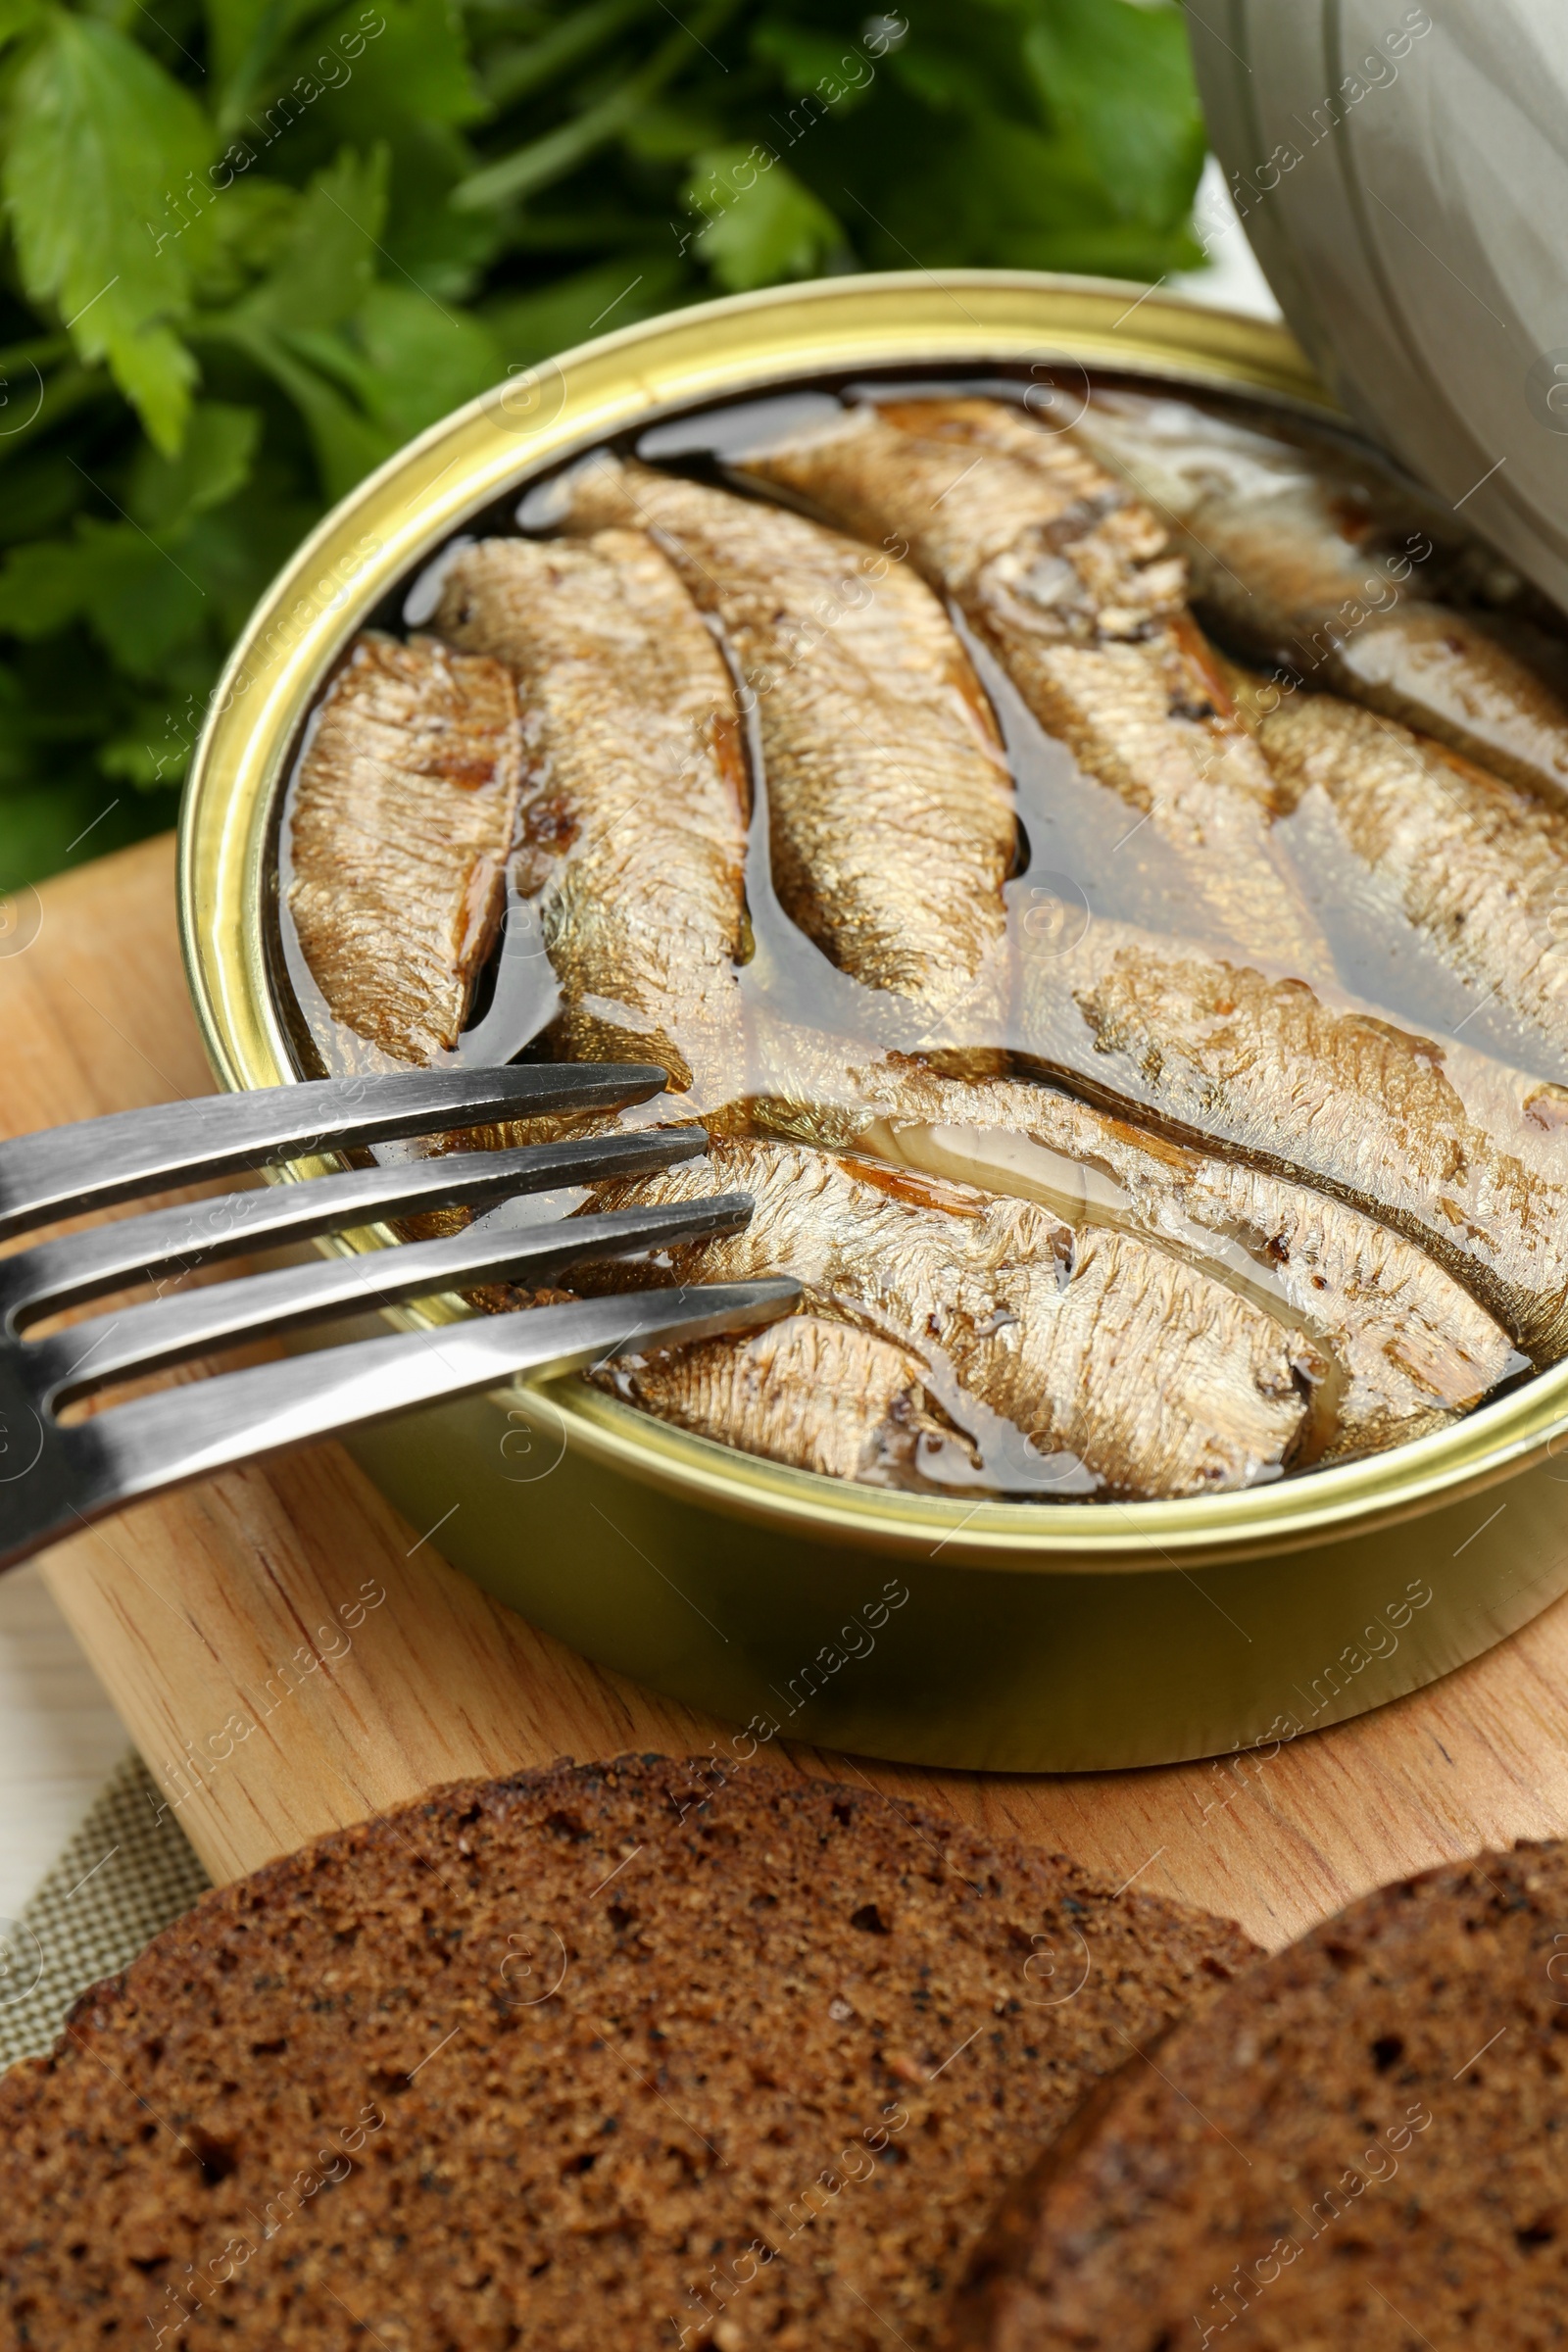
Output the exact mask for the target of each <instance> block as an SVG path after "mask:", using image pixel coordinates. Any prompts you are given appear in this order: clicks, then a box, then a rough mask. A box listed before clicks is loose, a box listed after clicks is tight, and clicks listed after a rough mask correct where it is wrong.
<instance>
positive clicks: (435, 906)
mask: <svg viewBox="0 0 1568 2352" xmlns="http://www.w3.org/2000/svg"><path fill="white" fill-rule="evenodd" d="M522 763H523V753H522V731H521V728H520V726H519V724H518V718H517V698H516V695H515V692H514V690H513V684H512V680H511V678H510V677H509V676H508V674H507V672H506V671H505V670H504V669H503V668H501V667H500V665H499V664H498V663H496V662H486V661H481V660H473V659H470V658H468V657H466V656H465V655H462V654H454V653H450V652H449V651H448V650H447V648H446V647H445V646H444V645H438V644H436V643H435V642H434V641H433V640H432V639H430V638H424V637H416V638H413V639H412V640H411V641H410V642H409V643H408V644H407V645H402V644H399V642H398V640H397V639H396V638H394V637H385V636H382V635H380V634H379V632H375V631H371V632H368V633H367V634H366V635H364V636H362V637H359V638H357V639H356V640H355V642H354V645H353V646H352V648H351V649H350V652H349V656H348V660H347V661H346V662H344V664H343V667H342V668H341V669H340V670H339V671H338V673H337V676H336V677H335V678H334V679H333V681H332V683H331V685H330V687H329V688H328V689H327V692H326V695H325V697H324V698H323V700H322V703H321V706H320V711H319V717H318V720H317V724H316V726H315V729H314V730H313V732H312V734H311V736H310V738H309V740H308V743H307V748H306V752H305V756H304V759H303V760H302V762H301V765H300V773H299V779H298V782H297V784H296V787H295V791H294V796H293V802H292V807H291V815H290V835H289V852H290V864H291V877H290V881H289V890H288V906H289V912H290V914H291V915H292V917H293V921H294V929H295V934H296V936H297V938H298V941H299V946H300V950H301V953H302V954H303V956H304V957H305V961H306V963H307V964H308V965H309V967H310V971H311V976H312V978H313V979H314V980H315V982H316V985H317V987H318V988H319V990H320V992H321V995H322V997H323V998H324V999H325V1002H326V1005H327V1008H328V1010H329V1011H330V1012H331V1013H332V1015H333V1017H334V1018H335V1019H336V1020H338V1021H341V1022H342V1023H344V1025H345V1026H346V1027H348V1028H350V1029H352V1030H353V1031H354V1032H355V1033H356V1035H357V1036H359V1037H362V1038H365V1039H366V1040H368V1043H369V1044H370V1045H372V1046H374V1047H375V1048H377V1049H378V1050H379V1052H381V1053H382V1054H389V1055H391V1056H392V1057H393V1059H395V1060H397V1061H405V1062H427V1061H429V1060H430V1059H431V1058H432V1056H433V1055H435V1054H442V1053H445V1052H448V1051H450V1049H451V1048H453V1047H454V1046H456V1044H457V1042H458V1039H459V1036H460V1035H461V1033H462V1029H463V1024H464V1021H465V1018H466V1014H467V1009H468V1003H469V999H470V997H471V995H472V991H473V983H474V979H475V976H476V975H477V973H478V970H479V967H480V965H481V964H482V963H483V961H484V959H485V956H486V955H487V954H488V952H489V949H490V946H491V943H492V941H493V939H494V937H495V932H496V926H497V924H498V922H499V920H500V917H501V912H502V909H503V907H504V906H505V902H506V862H507V855H508V852H509V850H510V849H511V846H512V836H513V829H514V826H515V820H516V811H517V797H518V793H519V791H520V789H521V782H522Z"/></svg>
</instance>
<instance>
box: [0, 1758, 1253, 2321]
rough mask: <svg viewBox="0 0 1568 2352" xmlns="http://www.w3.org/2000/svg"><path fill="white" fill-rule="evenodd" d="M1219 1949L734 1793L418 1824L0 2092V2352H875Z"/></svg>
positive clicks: (687, 1772) (349, 1846)
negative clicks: (750, 2348) (1009, 2179)
mask: <svg viewBox="0 0 1568 2352" xmlns="http://www.w3.org/2000/svg"><path fill="white" fill-rule="evenodd" d="M558 1939H559V1940H558ZM1250 1949H1251V1947H1250V1945H1249V1943H1248V1941H1247V1939H1246V1937H1245V1936H1243V1935H1242V1934H1241V1932H1240V1930H1238V1929H1237V1928H1235V1927H1234V1926H1232V1925H1230V1924H1229V1923H1227V1922H1221V1921H1216V1920H1212V1919H1209V1918H1206V1917H1204V1916H1202V1915H1201V1914H1198V1913H1193V1912H1187V1911H1182V1910H1179V1909H1177V1908H1176V1907H1175V1906H1173V1905H1170V1904H1166V1903H1163V1902H1161V1901H1159V1900H1158V1899H1157V1898H1155V1897H1153V1896H1148V1895H1142V1894H1139V1893H1137V1892H1132V1893H1126V1894H1121V1895H1115V1894H1112V1893H1111V1892H1110V1891H1109V1890H1107V1889H1105V1888H1103V1887H1098V1886H1096V1885H1095V1884H1094V1883H1093V1882H1092V1881H1090V1880H1089V1879H1087V1878H1086V1877H1085V1876H1084V1874H1083V1873H1081V1872H1080V1871H1078V1870H1077V1869H1076V1868H1075V1866H1074V1865H1072V1864H1071V1863H1068V1862H1065V1861H1062V1860H1061V1859H1059V1858H1054V1857H1049V1856H1046V1855H1043V1854H1039V1853H1037V1852H1034V1851H1032V1850H1030V1849H1028V1848H1026V1847H1023V1846H1021V1845H1017V1844H1015V1843H1013V1842H1012V1841H1010V1840H999V1841H991V1840H989V1839H987V1838H984V1837H976V1836H972V1835H970V1834H969V1833H968V1832H966V1831H964V1830H961V1829H958V1828H956V1827H955V1826H954V1825H953V1824H951V1823H948V1822H943V1821H940V1820H932V1819H926V1818H924V1817H920V1816H915V1815H911V1814H905V1813H903V1812H900V1811H895V1809H894V1808H893V1807H891V1806H890V1805H889V1804H888V1803H887V1802H886V1800H884V1799H882V1798H880V1797H878V1796H875V1795H873V1794H871V1793H870V1792H869V1791H867V1790H863V1789H842V1788H837V1787H834V1786H832V1785H830V1784H827V1783H823V1782H816V1781H809V1780H797V1779H789V1778H786V1777H784V1776H783V1775H781V1774H777V1773H775V1772H773V1771H771V1770H764V1769H762V1768H760V1767H753V1768H749V1769H746V1770H744V1771H739V1772H737V1771H734V1770H725V1771H721V1770H719V1768H717V1767H716V1766H715V1765H714V1764H713V1762H712V1759H711V1758H704V1759H698V1760H696V1761H695V1762H692V1763H687V1764H681V1763H677V1762H674V1761H671V1760H668V1759H663V1758H657V1757H655V1758H628V1759H622V1760H621V1761H619V1762H618V1763H615V1764H613V1765H608V1766H591V1767H584V1768H581V1769H579V1768H576V1767H573V1766H569V1765H565V1764H560V1765H556V1766H553V1767H551V1768H550V1769H549V1770H548V1771H545V1772H542V1773H536V1774H526V1775H522V1776H519V1777H517V1778H515V1779H513V1780H508V1781H500V1782H492V1783H487V1784H463V1785H460V1786H458V1787H455V1788H451V1789H442V1790H438V1791H437V1792H435V1794H433V1795H432V1796H431V1797H429V1798H428V1799H426V1800H425V1801H424V1802H422V1803H421V1804H419V1805H417V1806H412V1807H410V1808H408V1809H407V1810H406V1811H405V1812H402V1813H399V1814H397V1815H394V1816H390V1817H388V1818H386V1819H383V1820H378V1821H374V1822H370V1823H368V1824H366V1825H363V1826H362V1827H359V1828H355V1829H351V1830H345V1831H342V1832H339V1833H337V1834H335V1835H334V1836H332V1837H329V1838H322V1839H320V1840H319V1842H318V1843H317V1844H315V1845H313V1846H311V1847H308V1848H306V1849H305V1850H304V1851H303V1852H302V1853H300V1854H297V1855H293V1856H290V1857H288V1858H287V1859H285V1860H283V1861H279V1862H275V1863H273V1864H271V1865H270V1866H269V1868H267V1869H266V1870H264V1871H261V1872H258V1873H257V1874H256V1875H255V1876H254V1877H253V1878H251V1879H247V1880H245V1881H243V1882H241V1883H240V1884H238V1885H237V1886H233V1887H224V1888H221V1889H218V1890H215V1891H214V1892H213V1893H211V1894H209V1895H207V1896H204V1897H203V1899H202V1901H201V1902H200V1903H199V1904H198V1905H197V1906H196V1908H195V1909H194V1910H193V1911H192V1912H191V1913H190V1914H189V1915H188V1916H187V1918H186V1919H184V1920H182V1921H180V1922H179V1923H178V1924H177V1925H176V1926H175V1927H173V1928H172V1929H171V1930H169V1931H168V1932H167V1933H166V1934H165V1935H164V1936H160V1937H159V1938H158V1939H157V1940H156V1942H155V1943H154V1944H152V1945H151V1946H150V1947H149V1949H148V1951H147V1952H146V1953H145V1954H143V1955H142V1957H141V1958H140V1959H139V1960H137V1961H136V1962H135V1963H134V1964H133V1965H132V1967H131V1968H130V1969H128V1970H127V1971H126V1972H125V1974H124V1976H123V1977H122V1978H120V1979H119V1980H116V1981H115V1982H113V1983H111V1984H108V1985H100V1986H98V1987H96V1988H95V1989H94V1990H93V1991H92V1992H91V1993H89V1994H88V1995H86V1996H85V1997H84V1998H83V2000H82V2001H81V2002H80V2003H79V2004H78V2005H77V2008H76V2011H75V2013H74V2015H73V2020H72V2024H71V2027H70V2029H69V2030H68V2032H67V2034H65V2036H63V2038H62V2041H61V2043H60V2044H59V2046H58V2047H57V2048H56V2050H55V2052H54V2053H53V2054H52V2056H50V2057H49V2058H47V2059H43V2060H39V2061H35V2062H33V2063H31V2064H29V2065H25V2066H22V2067H19V2068H16V2069H14V2070H13V2072H12V2073H11V2074H10V2075H9V2076H8V2077H6V2078H5V2080H4V2081H3V2082H0V2277H3V2279H4V2288H5V2293H4V2303H3V2306H0V2344H4V2345H5V2346H6V2347H8V2348H9V2347H21V2346H24V2345H26V2346H29V2347H33V2346H38V2347H47V2348H48V2352H75V2348H76V2347H78V2346H80V2347H84V2346H86V2345H89V2344H91V2345H93V2346H95V2347H99V2348H101V2347H102V2346H103V2345H104V2344H105V2343H106V2342H107V2343H113V2342H116V2341H119V2342H123V2343H126V2344H129V2343H131V2342H138V2341H141V2340H142V2339H143V2338H144V2337H145V2339H146V2340H147V2342H148V2343H149V2344H152V2345H156V2344H157V2343H158V2342H159V2341H160V2340H161V2341H162V2343H163V2345H164V2346H165V2347H168V2346H171V2345H173V2344H176V2343H177V2344H178V2345H180V2346H181V2347H182V2348H183V2347H185V2346H187V2345H191V2344H198V2345H199V2344H200V2343H202V2342H204V2341H208V2340H211V2341H213V2342H214V2343H215V2344H216V2343H218V2342H220V2341H221V2342H223V2343H224V2344H226V2345H229V2346H232V2347H234V2348H235V2352H242V2348H244V2347H249V2346H257V2347H260V2346H267V2347H268V2348H269V2352H272V2348H273V2347H279V2348H290V2352H292V2348H293V2347H306V2346H309V2347H313V2348H314V2347H321V2348H322V2352H325V2348H327V2347H330V2348H331V2352H343V2347H344V2346H346V2345H347V2344H349V2343H351V2342H359V2341H364V2342H366V2343H370V2342H373V2341H374V2340H375V2339H374V2337H373V2336H371V2335H368V2334H364V2333H362V2332H361V2329H360V2327H357V2325H356V2323H357V2322H358V2323H363V2324H365V2325H366V2326H368V2327H370V2328H373V2330H374V2331H375V2336H378V2337H379V2338H380V2339H381V2341H382V2342H383V2343H384V2344H385V2345H386V2346H388V2347H389V2348H390V2352H415V2348H416V2347H417V2348H418V2352H456V2348H458V2347H461V2348H462V2352H502V2348H504V2347H510V2346H514V2345H519V2346H520V2345H527V2346H530V2347H532V2346H541V2347H542V2346H546V2345H548V2346H549V2347H550V2348H551V2352H579V2348H580V2352H619V2348H620V2347H622V2346H624V2347H626V2348H627V2352H633V2348H635V2352H643V2348H644V2347H646V2348H647V2352H655V2347H658V2346H660V2345H665V2346H668V2347H670V2352H674V2348H675V2347H676V2346H678V2345H679V2344H681V2342H682V2341H683V2340H684V2342H685V2343H687V2344H696V2343H699V2342H708V2341H711V2342H712V2343H713V2344H714V2345H715V2347H716V2352H736V2348H737V2347H739V2346H742V2345H750V2344H752V2343H754V2342H756V2343H759V2344H760V2343H763V2342H766V2343H767V2344H769V2345H770V2346H776V2347H779V2352H789V2348H791V2347H800V2348H802V2352H804V2348H805V2347H806V2346H808V2345H809V2346H811V2347H812V2352H834V2348H836V2347H838V2346H846V2347H854V2348H855V2352H862V2348H866V2352H868V2348H869V2347H870V2346H872V2345H873V2344H874V2345H877V2346H882V2345H885V2344H887V2343H888V2342H889V2341H891V2340H892V2339H891V2337H890V2334H889V2329H890V2328H891V2329H893V2330H894V2331H896V2333H897V2335H898V2336H900V2337H902V2338H903V2339H904V2341H905V2342H906V2343H907V2345H908V2346H910V2347H911V2352H918V2348H919V2347H921V2346H924V2345H927V2344H929V2343H930V2342H931V2341H932V2336H933V2329H934V2327H935V2324H936V2315H937V2311H938V2308H939V2304H940V2301H941V2298H942V2296H943V2294H944V2293H945V2292H946V2290H947V2289H948V2287H949V2286H950V2284H951V2282H952V2280H953V2278H955V2277H956V2275H957V2271H958V2269H959V2267H960V2266H961V2263H962V2260H963V2258H964V2256H965V2254H966V2253H967V2251H968V2249H969V2246H970V2244H971V2242H972V2240H973V2237H974V2234H975V2232H976V2230H977V2229H978V2228H979V2226H980V2224H981V2222H982V2220H983V2218H984V2216H985V2214H986V2212H987V2211H988V2209H989V2207H990V2206H991V2204H992V2203H993V2202H994V2198H995V2189H996V2183H997V2181H998V2180H999V2179H1000V2178H1005V2176H1006V2175H1007V2174H1009V2173H1011V2172H1012V2171H1014V2170H1015V2169H1016V2168H1017V2167H1018V2165H1020V2164H1021V2163H1022V2162H1023V2161H1024V2160H1025V2159H1026V2158H1027V2155H1028V2154H1029V2152H1030V2150H1031V2149H1032V2148H1033V2147H1035V2146H1037V2145H1038V2144H1039V2143H1040V2141H1041V2140H1042V2138H1044V2137H1045V2136H1047V2135H1048V2134H1049V2133H1050V2132H1051V2131H1054V2129H1055V2128H1056V2127H1057V2126H1058V2125H1059V2123H1060V2122H1061V2121H1062V2120H1063V2119H1064V2118H1065V2117H1066V2116H1067V2115H1068V2114H1069V2113H1070V2112H1071V2110H1072V2108H1073V2106H1074V2105H1075V2104H1076V2103H1077V2101H1078V2099H1079V2098H1080V2096H1081V2094H1082V2092H1083V2090H1084V2088H1085V2086H1086V2084H1087V2083H1088V2082H1091V2081H1092V2080H1093V2079H1094V2078H1095V2077H1096V2076H1097V2075H1099V2074H1101V2073H1103V2072H1104V2070H1105V2069H1107V2068H1109V2067H1113V2066H1115V2065H1116V2064H1117V2063H1118V2062H1119V2061H1120V2059H1121V2057H1122V2056H1123V2054H1124V2051H1125V2048H1126V2045H1127V2042H1128V2041H1138V2042H1147V2040H1148V2037H1149V2036H1150V2035H1151V2034H1155V2033H1157V2032H1158V2031H1160V2030H1161V2028H1162V2027H1163V2026H1164V2025H1165V2024H1166V2023H1167V2021H1168V2020H1169V2019H1170V2018H1171V2017H1172V2016H1173V2015H1174V2014H1176V2013H1177V2012H1178V2011H1180V2010H1182V2009H1185V2008H1186V2007H1187V2006H1188V2005H1189V2004H1190V2003H1191V2002H1192V2001H1194V2000H1195V1999H1198V1998H1201V1997H1202V1996H1203V1995H1204V1994H1205V1993H1206V1992H1207V1991H1209V1990H1210V1989H1212V1987H1213V1986H1214V1985H1217V1984H1221V1983H1223V1982H1225V1981H1226V1980H1227V1979H1228V1977H1229V1976H1230V1974H1231V1972H1232V1971H1233V1970H1234V1969H1235V1968H1236V1967H1237V1966H1239V1965H1241V1964H1242V1963H1244V1962H1245V1961H1246V1959H1247V1957H1248V1956H1249V1954H1250ZM1080 1964H1082V1966H1083V1968H1084V1970H1085V1973H1084V1979H1083V1983H1082V1985H1081V1986H1078V1988H1077V1989H1074V1985H1075V1984H1076V1980H1077V1978H1078V1975H1079V1973H1080ZM563 1967H564V1976H562V1977H561V1981H560V1983H559V1985H555V1987H554V1989H552V1988H551V1984H550V1980H552V1979H554V1978H555V1977H556V1976H557V1974H558V1971H559V1970H560V1969H561V1968H563ZM1047 1969H1054V1971H1055V1973H1054V1975H1052V1974H1047V1973H1046V1971H1047ZM525 1972H527V1973H525ZM1026 1972H1029V1973H1026ZM540 1994H545V1995H548V1997H537V1996H539V1995H540ZM1063 1995H1066V1996H1068V1997H1062V1996H1063ZM1046 2004H1050V2005H1046ZM111 2322H113V2323H117V2325H116V2326H115V2327H114V2328H113V2329H112V2330H110V2329H108V2328H107V2326H106V2324H107V2323H111ZM149 2323H150V2325H149ZM181 2323H183V2324H181ZM160 2327H163V2329H164V2331H165V2332H164V2333H163V2336H162V2338H161V2339H160V2337H159V2332H158V2331H159V2328H160Z"/></svg>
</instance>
